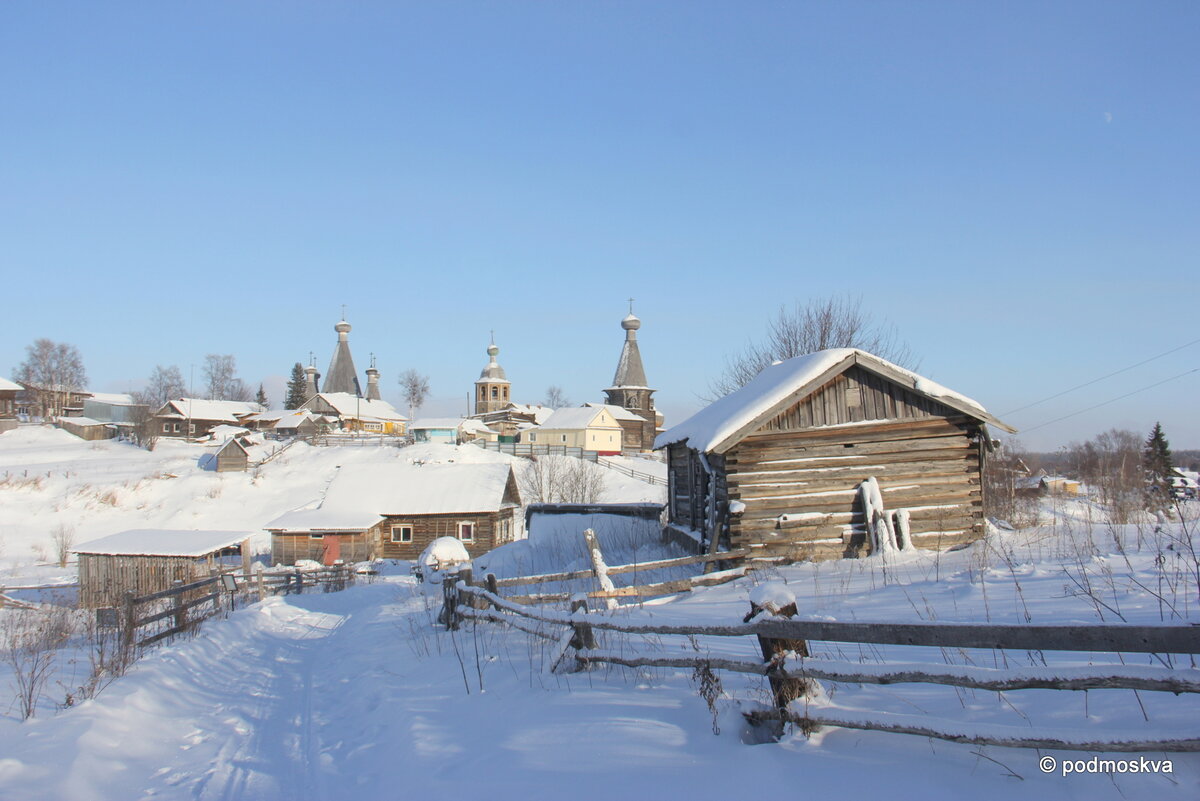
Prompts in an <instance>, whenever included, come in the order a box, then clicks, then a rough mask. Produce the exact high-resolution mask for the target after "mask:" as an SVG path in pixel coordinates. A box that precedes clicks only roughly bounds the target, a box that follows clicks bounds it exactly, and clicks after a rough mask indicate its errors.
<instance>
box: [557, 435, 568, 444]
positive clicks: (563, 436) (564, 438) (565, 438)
mask: <svg viewBox="0 0 1200 801" xmlns="http://www.w3.org/2000/svg"><path fill="white" fill-rule="evenodd" d="M559 436H560V437H562V441H563V442H566V441H567V435H566V434H559Z"/></svg>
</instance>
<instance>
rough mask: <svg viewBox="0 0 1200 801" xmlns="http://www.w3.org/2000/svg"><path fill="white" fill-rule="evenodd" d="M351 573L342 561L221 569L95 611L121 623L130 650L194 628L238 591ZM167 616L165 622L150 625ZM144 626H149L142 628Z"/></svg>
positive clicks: (317, 585)
mask: <svg viewBox="0 0 1200 801" xmlns="http://www.w3.org/2000/svg"><path fill="white" fill-rule="evenodd" d="M354 576H355V574H354V572H353V571H352V570H351V569H350V568H349V567H347V566H345V565H335V566H333V567H330V568H327V569H323V570H310V571H299V570H295V571H289V572H286V573H279V572H275V573H266V572H260V573H251V574H246V573H238V572H229V573H221V574H218V575H214V576H209V577H207V578H202V579H199V580H197V581H192V582H189V583H187V584H183V583H180V584H177V585H176V586H173V587H170V588H168V589H165V590H159V591H158V592H152V593H149V594H147V595H141V596H135V595H134V594H133V593H132V592H129V593H126V594H125V596H124V598H123V600H122V604H121V606H120V607H119V609H117V610H106V609H100V610H97V615H98V619H99V620H100V622H101V623H102V624H105V625H109V626H118V627H119V628H120V630H121V638H122V644H123V645H124V647H125V648H127V649H128V650H129V652H130V653H134V652H136V650H137V649H140V648H146V647H148V646H150V645H153V644H155V643H157V642H160V641H162V640H165V639H167V638H169V637H174V636H176V635H178V634H182V633H184V632H187V631H190V630H192V629H194V628H195V627H196V626H197V625H199V624H200V622H201V621H203V620H205V619H207V618H210V617H212V616H213V615H216V614H218V613H220V612H222V611H223V610H225V609H227V608H232V607H233V606H234V605H235V603H236V602H237V599H238V598H239V597H240V598H243V599H248V598H254V599H255V600H262V599H263V598H264V597H266V596H267V595H273V594H292V593H302V592H304V591H305V590H306V589H307V590H314V589H319V590H321V591H322V592H336V591H338V590H342V589H344V588H345V587H346V586H347V585H349V584H352V583H353V582H354ZM114 611H115V612H116V615H115V616H114ZM168 620H169V621H170V625H169V626H166V627H161V626H159V627H155V625H154V624H156V623H162V622H163V621H168ZM148 627H152V631H151V632H149V633H143V629H146V628H148Z"/></svg>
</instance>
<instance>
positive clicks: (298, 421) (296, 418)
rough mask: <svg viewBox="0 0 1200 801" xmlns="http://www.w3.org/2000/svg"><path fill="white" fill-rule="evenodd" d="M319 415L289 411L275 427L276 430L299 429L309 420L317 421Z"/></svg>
mask: <svg viewBox="0 0 1200 801" xmlns="http://www.w3.org/2000/svg"><path fill="white" fill-rule="evenodd" d="M317 418H318V415H315V414H312V413H311V412H307V411H289V412H287V413H286V414H284V415H283V416H282V417H280V418H279V419H278V420H277V421H276V422H275V425H274V426H273V427H274V428H299V427H300V426H301V425H302V424H303V423H305V422H306V421H308V420H316V419H317Z"/></svg>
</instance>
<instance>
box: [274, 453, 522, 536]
mask: <svg viewBox="0 0 1200 801" xmlns="http://www.w3.org/2000/svg"><path fill="white" fill-rule="evenodd" d="M511 471H512V467H511V466H510V465H508V464H507V463H477V464H469V463H468V464H463V463H452V464H413V463H411V462H402V461H396V462H393V463H390V464H382V465H380V464H370V465H365V464H364V465H345V466H343V467H341V468H340V469H339V470H338V475H337V476H336V477H335V478H334V479H333V481H331V482H330V483H329V488H328V489H327V490H326V491H325V497H324V498H323V499H322V500H321V501H319V502H316V503H312V504H309V505H307V506H304V507H301V508H299V509H295V510H293V511H291V512H287V513H286V514H283V515H280V516H279V517H277V518H275V519H274V520H272V521H271V522H270V523H267V525H266V526H264V528H266V529H268V530H277V531H318V530H319V531H365V530H367V529H369V528H370V527H371V526H373V525H375V524H376V523H378V522H379V518H381V517H382V516H384V515H395V516H403V515H435V514H467V513H471V512H495V511H498V510H499V509H500V507H501V504H502V503H503V500H504V488H505V486H506V485H507V483H508V476H509V474H510V473H511Z"/></svg>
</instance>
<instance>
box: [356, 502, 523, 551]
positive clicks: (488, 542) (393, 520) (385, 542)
mask: <svg viewBox="0 0 1200 801" xmlns="http://www.w3.org/2000/svg"><path fill="white" fill-rule="evenodd" d="M517 512H518V509H517V507H515V506H513V507H509V508H505V509H501V510H500V511H498V512H485V513H467V514H447V515H410V516H399V515H397V516H388V517H387V518H386V519H385V520H384V521H383V522H382V523H380V524H379V525H378V526H376V528H375V529H373V530H372V531H374V532H375V534H374V542H375V543H376V547H377V549H378V554H379V556H382V557H383V558H385V559H416V558H417V557H419V556H420V555H421V551H423V550H425V548H426V546H428V545H429V543H431V542H433V541H434V540H435V539H437V538H438V537H457V536H458V524H459V523H460V522H470V523H474V524H475V531H474V534H475V538H474V541H473V542H463V545H464V546H465V547H466V549H467V553H469V554H470V555H471V557H472V558H474V557H476V556H481V555H483V554H485V553H487V552H488V551H490V550H492V549H493V548H496V547H499V546H500V545H503V544H505V543H506V542H512V541H513V540H514V539H515V538H516V535H517V523H518V520H517ZM393 526H412V527H413V541H412V542H392V527H393Z"/></svg>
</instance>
